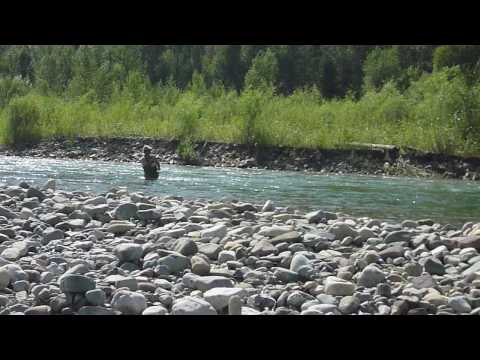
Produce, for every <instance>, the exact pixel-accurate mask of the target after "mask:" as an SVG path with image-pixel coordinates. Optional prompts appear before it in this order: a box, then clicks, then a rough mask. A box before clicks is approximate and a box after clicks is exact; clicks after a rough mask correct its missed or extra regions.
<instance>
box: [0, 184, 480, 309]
mask: <svg viewBox="0 0 480 360" xmlns="http://www.w3.org/2000/svg"><path fill="white" fill-rule="evenodd" d="M479 250H480V223H478V224H475V223H467V224H464V225H463V226H462V227H460V228H457V227H454V226H452V225H449V224H436V223H434V222H433V221H431V220H428V219H423V220H417V221H414V220H405V221H403V222H401V223H396V224H393V223H384V222H381V221H379V220H376V219H370V218H353V217H350V216H347V215H344V214H340V213H332V212H326V211H322V210H318V211H314V212H310V213H303V212H300V211H298V210H295V209H291V208H282V207H277V206H275V203H274V202H272V201H268V202H266V203H265V204H250V203H240V202H206V201H196V200H185V199H182V198H178V197H162V198H160V197H154V196H149V195H148V194H141V193H129V192H128V190H127V189H125V188H115V189H111V190H110V191H109V192H108V193H104V194H89V193H84V192H65V191H62V190H61V189H56V185H55V181H53V180H50V181H48V182H47V184H45V186H44V187H42V188H34V187H31V186H29V185H28V184H26V183H20V184H18V186H6V185H3V186H0V314H2V315H54V314H63V315H73V314H78V315H122V314H124V315H127V314H132V315H133V314H134V315H223V314H225V315H227V314H228V315H287V314H291V315H351V314H357V315H369V314H372V315H428V314H437V315H442V314H443V315H450V314H471V315H477V314H480V254H479Z"/></svg>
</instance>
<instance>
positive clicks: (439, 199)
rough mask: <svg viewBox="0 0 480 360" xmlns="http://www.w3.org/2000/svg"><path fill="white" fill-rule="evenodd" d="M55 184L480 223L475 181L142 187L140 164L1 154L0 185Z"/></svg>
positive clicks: (214, 174)
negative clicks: (117, 188)
mask: <svg viewBox="0 0 480 360" xmlns="http://www.w3.org/2000/svg"><path fill="white" fill-rule="evenodd" d="M47 179H56V181H57V188H59V189H62V190H66V191H91V192H95V193H100V192H107V191H108V190H109V189H111V188H112V187H119V186H122V187H127V188H128V190H129V191H130V192H143V193H145V194H150V195H160V196H166V195H175V196H182V197H184V198H186V199H208V200H220V199H229V200H233V199H236V200H241V201H247V202H252V203H261V202H264V201H266V200H272V201H274V203H275V204H276V205H280V206H292V207H294V208H298V209H304V210H318V209H323V210H329V211H341V212H344V213H347V214H350V215H354V216H370V217H375V218H378V219H382V220H390V221H402V220H405V219H411V220H418V219H425V218H429V219H433V220H435V221H438V222H441V223H451V224H461V223H464V222H467V221H474V222H478V221H480V206H479V205H480V183H478V182H466V181H459V180H426V179H415V178H401V177H396V178H385V177H375V176H368V177H367V176H355V175H320V174H308V173H299V172H288V171H271V170H244V169H232V168H213V167H190V166H174V165H162V170H161V174H160V179H159V180H158V181H145V180H144V179H143V170H142V168H141V166H140V165H139V164H134V163H114V162H102V161H83V160H78V161H76V160H58V159H39V158H20V157H3V156H0V184H1V183H3V184H9V185H18V183H19V182H20V181H26V182H28V183H31V184H35V185H43V184H44V183H45V182H46V180H47Z"/></svg>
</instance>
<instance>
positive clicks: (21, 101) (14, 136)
mask: <svg viewBox="0 0 480 360" xmlns="http://www.w3.org/2000/svg"><path fill="white" fill-rule="evenodd" d="M7 110H8V111H7V119H6V124H5V134H4V137H5V142H6V143H7V144H10V145H14V146H19V145H23V144H26V143H32V142H36V141H38V140H40V138H41V126H40V111H39V109H38V106H37V104H36V103H35V102H34V100H33V99H32V98H29V97H28V96H27V97H21V98H16V99H13V100H12V101H11V102H10V105H9V106H8V109H7Z"/></svg>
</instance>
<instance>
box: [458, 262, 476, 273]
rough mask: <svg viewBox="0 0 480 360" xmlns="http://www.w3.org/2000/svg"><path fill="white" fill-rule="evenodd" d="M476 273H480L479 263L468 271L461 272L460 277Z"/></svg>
mask: <svg viewBox="0 0 480 360" xmlns="http://www.w3.org/2000/svg"><path fill="white" fill-rule="evenodd" d="M476 272H480V262H477V263H475V264H473V265H472V266H470V267H469V268H468V269H466V270H465V271H463V272H462V275H463V276H468V275H471V274H473V273H476Z"/></svg>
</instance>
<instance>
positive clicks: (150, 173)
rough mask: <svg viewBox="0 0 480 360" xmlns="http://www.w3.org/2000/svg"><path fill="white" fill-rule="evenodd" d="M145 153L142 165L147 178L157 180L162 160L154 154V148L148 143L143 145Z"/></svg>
mask: <svg viewBox="0 0 480 360" xmlns="http://www.w3.org/2000/svg"><path fill="white" fill-rule="evenodd" d="M143 155H144V156H143V158H142V166H143V172H144V174H145V180H157V179H158V172H159V170H160V162H159V161H158V159H157V158H156V157H155V156H152V148H151V147H150V146H148V145H145V146H144V147H143Z"/></svg>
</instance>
